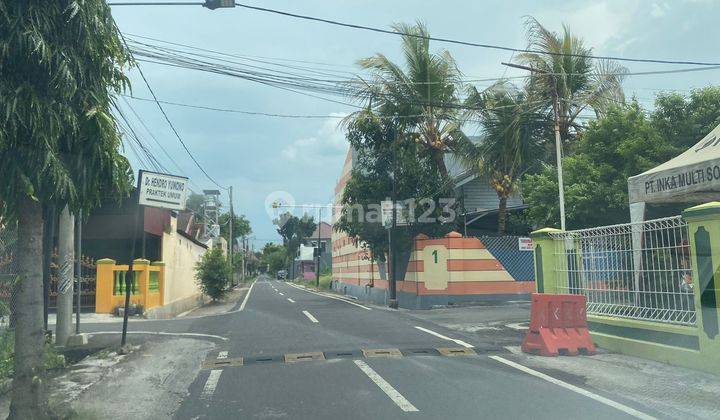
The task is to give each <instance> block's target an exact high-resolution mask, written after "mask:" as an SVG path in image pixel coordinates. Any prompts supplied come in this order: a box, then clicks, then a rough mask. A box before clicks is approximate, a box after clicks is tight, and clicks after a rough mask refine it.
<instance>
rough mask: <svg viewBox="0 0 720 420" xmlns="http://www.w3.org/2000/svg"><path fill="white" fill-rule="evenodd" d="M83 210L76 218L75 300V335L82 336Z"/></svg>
mask: <svg viewBox="0 0 720 420" xmlns="http://www.w3.org/2000/svg"><path fill="white" fill-rule="evenodd" d="M82 217H83V216H82V209H80V210H78V214H77V217H76V218H75V234H76V235H77V239H76V241H75V246H76V247H77V249H76V250H75V273H76V275H77V290H76V295H75V298H76V299H77V303H76V306H75V334H80V298H81V296H82Z"/></svg>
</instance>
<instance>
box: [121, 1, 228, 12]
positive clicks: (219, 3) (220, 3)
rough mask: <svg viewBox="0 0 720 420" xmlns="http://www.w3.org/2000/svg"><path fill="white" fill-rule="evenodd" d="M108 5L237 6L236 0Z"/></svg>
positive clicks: (220, 7) (215, 7) (210, 7)
mask: <svg viewBox="0 0 720 420" xmlns="http://www.w3.org/2000/svg"><path fill="white" fill-rule="evenodd" d="M108 6H202V7H205V8H208V9H210V10H215V9H226V8H230V7H235V0H205V1H204V2H180V1H166V2H149V1H142V2H137V1H132V2H130V1H127V2H120V3H117V2H113V3H108Z"/></svg>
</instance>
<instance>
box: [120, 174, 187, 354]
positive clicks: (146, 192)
mask: <svg viewBox="0 0 720 420" xmlns="http://www.w3.org/2000/svg"><path fill="white" fill-rule="evenodd" d="M137 192H138V206H137V210H136V212H135V224H134V225H133V234H132V243H131V245H130V263H129V264H128V271H127V275H126V276H125V311H124V312H123V328H122V338H121V340H120V346H121V347H125V342H126V339H127V325H128V312H130V292H131V290H132V283H133V277H134V274H133V272H134V268H133V263H134V261H135V242H136V240H137V228H138V219H139V218H140V212H141V211H143V206H148V207H158V208H161V209H168V210H185V202H186V201H187V192H188V178H187V177H184V176H177V175H168V174H161V173H157V172H150V171H144V170H140V172H139V173H138V183H137ZM143 220H144V218H143Z"/></svg>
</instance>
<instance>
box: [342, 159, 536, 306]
mask: <svg viewBox="0 0 720 420" xmlns="http://www.w3.org/2000/svg"><path fill="white" fill-rule="evenodd" d="M351 170H352V155H351V152H348V155H347V158H346V160H345V165H344V167H343V173H342V175H341V177H340V179H339V180H338V184H337V186H336V188H335V192H336V196H335V202H336V204H337V203H339V202H340V198H341V197H342V193H343V190H344V188H345V185H346V184H347V181H348V179H349V176H350V172H351ZM332 261H333V280H335V281H338V282H340V283H345V284H351V285H357V286H371V287H374V288H377V289H387V288H388V281H387V276H386V275H385V273H382V274H383V275H381V272H380V270H379V267H378V264H377V263H376V262H374V261H373V258H372V255H371V253H370V251H368V250H366V249H363V247H362V244H360V243H358V241H357V240H356V239H355V238H350V237H348V236H347V235H346V234H344V233H342V232H333V236H332ZM523 280H524V279H523ZM397 287H398V291H400V292H405V293H412V294H416V295H428V296H430V295H491V294H499V295H508V294H529V293H531V292H532V291H533V290H534V287H535V282H532V281H515V279H513V278H512V276H511V275H510V274H509V273H508V272H507V271H506V270H505V268H504V267H503V266H502V264H501V263H500V262H499V261H498V260H497V259H495V257H493V256H492V254H491V253H490V252H489V251H487V249H486V247H485V245H484V244H483V243H482V241H480V239H478V238H464V237H463V236H462V235H461V234H459V233H457V232H450V233H449V234H447V235H446V236H445V237H443V238H433V239H430V238H428V237H427V236H425V235H418V237H417V238H416V240H415V241H414V248H413V251H412V253H411V257H410V261H409V262H408V266H407V272H406V274H405V278H404V279H403V280H400V281H398V283H397Z"/></svg>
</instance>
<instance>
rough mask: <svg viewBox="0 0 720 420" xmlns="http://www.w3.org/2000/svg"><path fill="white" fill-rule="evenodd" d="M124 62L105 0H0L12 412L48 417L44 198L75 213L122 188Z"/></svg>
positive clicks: (1, 186)
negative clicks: (118, 106) (117, 115)
mask: <svg viewBox="0 0 720 420" xmlns="http://www.w3.org/2000/svg"><path fill="white" fill-rule="evenodd" d="M129 61H130V56H129V54H128V52H127V51H126V50H125V48H124V47H123V43H122V42H121V39H120V37H119V36H118V32H117V29H116V27H115V25H114V22H113V20H112V16H111V13H110V8H109V6H108V5H107V4H106V3H105V1H104V0H86V1H83V2H72V1H54V2H47V1H42V0H27V1H22V2H0V63H2V64H0V161H2V162H3V163H2V165H0V179H2V180H3V181H2V182H1V183H0V202H2V203H3V209H2V210H3V211H2V213H3V214H2V216H3V218H5V217H7V218H8V219H9V220H12V221H13V223H17V226H18V247H17V262H16V268H17V272H16V274H17V276H18V280H17V283H16V284H15V289H14V292H13V299H14V303H15V305H14V309H15V313H14V314H13V316H14V319H15V321H16V322H15V332H14V333H15V357H14V361H15V370H14V376H13V384H12V395H11V397H12V402H11V405H10V417H9V418H12V419H36V418H45V417H46V416H47V413H46V407H47V395H46V393H45V392H44V389H43V387H44V385H43V384H44V382H45V380H44V377H43V366H44V348H45V334H44V331H43V288H42V281H43V273H42V266H43V264H42V243H43V240H42V239H43V215H42V214H43V212H42V206H43V205H55V206H57V208H63V207H64V206H65V205H68V206H70V208H71V209H72V210H73V211H74V212H75V211H77V210H79V209H81V208H84V209H87V208H89V207H90V206H92V205H94V204H97V203H98V202H99V200H100V199H101V198H102V197H107V196H108V195H111V194H116V193H124V192H125V191H127V188H129V169H130V168H129V165H128V162H127V160H126V159H125V158H124V157H122V156H121V155H120V154H119V148H120V146H121V144H122V142H121V137H120V135H119V132H118V130H117V127H116V124H115V120H114V118H113V117H112V115H111V113H110V107H111V104H112V103H113V100H114V96H113V94H114V92H116V91H119V90H122V89H123V88H124V87H126V86H127V84H128V81H127V79H126V78H125V76H124V75H123V68H124V67H125V66H126V65H127V64H128V63H129Z"/></svg>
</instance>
